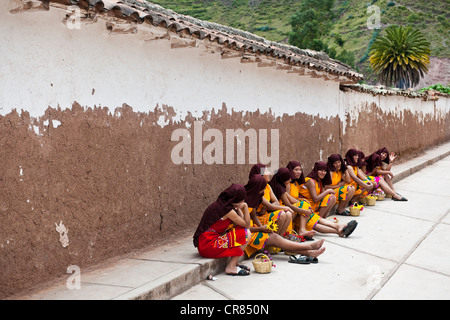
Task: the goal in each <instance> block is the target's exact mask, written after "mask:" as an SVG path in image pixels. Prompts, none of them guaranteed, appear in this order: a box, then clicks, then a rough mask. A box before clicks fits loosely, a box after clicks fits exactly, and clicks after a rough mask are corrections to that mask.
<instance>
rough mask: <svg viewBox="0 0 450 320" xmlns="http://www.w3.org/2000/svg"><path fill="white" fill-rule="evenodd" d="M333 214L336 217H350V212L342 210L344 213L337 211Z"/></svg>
mask: <svg viewBox="0 0 450 320" xmlns="http://www.w3.org/2000/svg"><path fill="white" fill-rule="evenodd" d="M335 214H336V215H338V216H350V211H348V210H344V211H342V212H338V211H337V210H336V213H335Z"/></svg>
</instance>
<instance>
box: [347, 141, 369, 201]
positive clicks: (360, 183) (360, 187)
mask: <svg viewBox="0 0 450 320" xmlns="http://www.w3.org/2000/svg"><path fill="white" fill-rule="evenodd" d="M359 155H360V153H359V151H358V150H356V149H349V150H348V151H347V153H346V154H345V162H346V165H347V169H348V170H347V171H348V174H349V175H350V178H351V182H350V185H352V186H353V187H355V190H356V191H355V196H354V199H352V201H357V200H358V199H359V197H360V196H361V195H365V194H368V193H369V192H371V191H372V189H373V188H374V185H373V184H372V182H371V181H369V180H368V179H367V177H366V175H365V174H364V173H363V172H362V171H361V169H360V163H362V161H360V156H359Z"/></svg>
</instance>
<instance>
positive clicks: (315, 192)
mask: <svg viewBox="0 0 450 320" xmlns="http://www.w3.org/2000/svg"><path fill="white" fill-rule="evenodd" d="M330 184H331V178H330V173H329V172H328V168H327V164H326V163H325V162H322V161H318V162H316V163H315V164H314V168H313V169H312V171H311V172H310V173H309V174H308V176H307V177H306V178H305V183H304V184H303V185H302V186H301V187H300V189H299V193H300V195H301V196H302V197H303V198H305V199H306V200H308V202H309V204H310V205H311V207H312V209H313V211H314V212H318V213H319V216H321V217H322V218H326V217H328V214H329V213H330V211H331V209H332V208H333V206H334V205H335V203H336V197H335V195H334V190H333V189H324V187H323V185H330Z"/></svg>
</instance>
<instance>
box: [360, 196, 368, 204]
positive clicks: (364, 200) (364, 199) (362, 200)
mask: <svg viewBox="0 0 450 320" xmlns="http://www.w3.org/2000/svg"><path fill="white" fill-rule="evenodd" d="M359 202H361V203H362V204H363V205H366V204H367V199H366V197H361V198H359Z"/></svg>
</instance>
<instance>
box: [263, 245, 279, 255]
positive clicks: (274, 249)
mask: <svg viewBox="0 0 450 320" xmlns="http://www.w3.org/2000/svg"><path fill="white" fill-rule="evenodd" d="M265 249H266V250H267V251H268V252H269V253H270V254H277V253H278V252H280V251H281V248H278V247H274V246H267V247H266V248H265Z"/></svg>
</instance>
